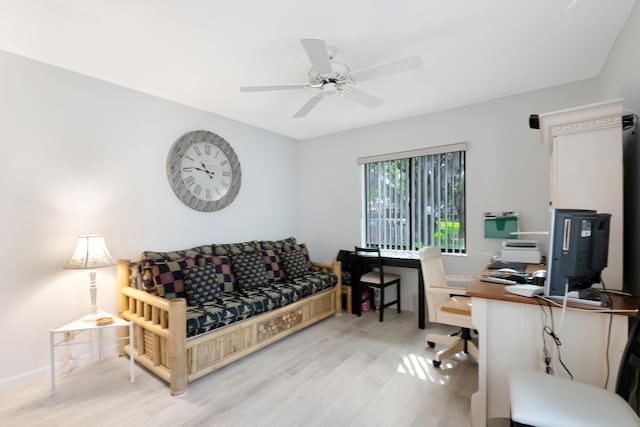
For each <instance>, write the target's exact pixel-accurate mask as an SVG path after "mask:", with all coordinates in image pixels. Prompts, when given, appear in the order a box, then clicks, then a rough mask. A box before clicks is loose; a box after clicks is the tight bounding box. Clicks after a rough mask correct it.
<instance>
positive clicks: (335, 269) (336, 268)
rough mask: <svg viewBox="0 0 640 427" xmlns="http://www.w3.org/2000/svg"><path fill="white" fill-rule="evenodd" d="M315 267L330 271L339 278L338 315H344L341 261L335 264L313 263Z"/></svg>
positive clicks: (337, 293) (337, 284)
mask: <svg viewBox="0 0 640 427" xmlns="http://www.w3.org/2000/svg"><path fill="white" fill-rule="evenodd" d="M311 264H313V266H314V267H318V268H320V269H322V270H325V271H330V272H332V273H333V274H335V276H336V277H337V278H338V283H336V289H335V290H336V314H342V263H341V262H340V261H333V262H317V261H311Z"/></svg>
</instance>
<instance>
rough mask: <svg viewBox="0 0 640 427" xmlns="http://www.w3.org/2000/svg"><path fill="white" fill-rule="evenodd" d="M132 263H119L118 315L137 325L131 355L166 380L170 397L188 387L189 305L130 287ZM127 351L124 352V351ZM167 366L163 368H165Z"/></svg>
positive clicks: (122, 261)
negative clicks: (169, 389)
mask: <svg viewBox="0 0 640 427" xmlns="http://www.w3.org/2000/svg"><path fill="white" fill-rule="evenodd" d="M129 264H130V261H129V260H118V267H117V281H118V286H119V292H118V315H119V316H120V317H122V318H123V319H125V320H129V321H132V322H133V323H134V324H135V329H136V331H135V333H134V348H133V349H131V348H130V349H128V350H129V354H130V355H131V356H134V357H135V358H136V360H137V361H138V362H140V363H141V364H142V365H143V366H145V367H146V368H148V369H151V370H153V371H154V372H156V373H157V374H158V375H159V376H160V377H162V378H163V379H164V380H165V381H167V382H168V383H169V385H170V387H171V394H172V395H173V396H179V395H181V394H184V392H185V390H186V387H187V356H186V341H187V320H186V316H187V302H186V300H185V299H184V298H175V299H166V298H163V297H159V296H157V295H151V294H150V293H148V292H145V291H141V290H139V289H135V288H132V287H130V286H129V283H130V281H129ZM124 350H125V349H121V351H124ZM163 367H164V368H163Z"/></svg>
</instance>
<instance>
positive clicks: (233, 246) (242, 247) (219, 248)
mask: <svg viewBox="0 0 640 427" xmlns="http://www.w3.org/2000/svg"><path fill="white" fill-rule="evenodd" d="M258 250H259V248H258V242H255V241H254V242H241V243H224V244H220V245H213V254H214V255H240V254H244V253H247V252H257V251H258Z"/></svg>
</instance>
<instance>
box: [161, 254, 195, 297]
mask: <svg viewBox="0 0 640 427" xmlns="http://www.w3.org/2000/svg"><path fill="white" fill-rule="evenodd" d="M196 264H197V261H196V259H195V258H184V259H180V260H176V261H165V262H156V263H154V264H152V266H151V271H152V273H153V280H154V282H155V284H156V288H157V290H158V295H160V296H163V297H165V298H168V299H173V298H185V297H186V296H187V294H186V293H185V292H184V275H183V274H182V270H184V269H186V268H189V267H194V266H195V265H196Z"/></svg>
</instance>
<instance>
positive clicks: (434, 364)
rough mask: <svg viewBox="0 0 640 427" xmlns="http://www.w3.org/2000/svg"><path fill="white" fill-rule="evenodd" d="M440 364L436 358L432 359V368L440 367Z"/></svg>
mask: <svg viewBox="0 0 640 427" xmlns="http://www.w3.org/2000/svg"><path fill="white" fill-rule="evenodd" d="M440 365H442V362H440V361H438V360H434V361H433V367H434V368H439V367H440Z"/></svg>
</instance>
